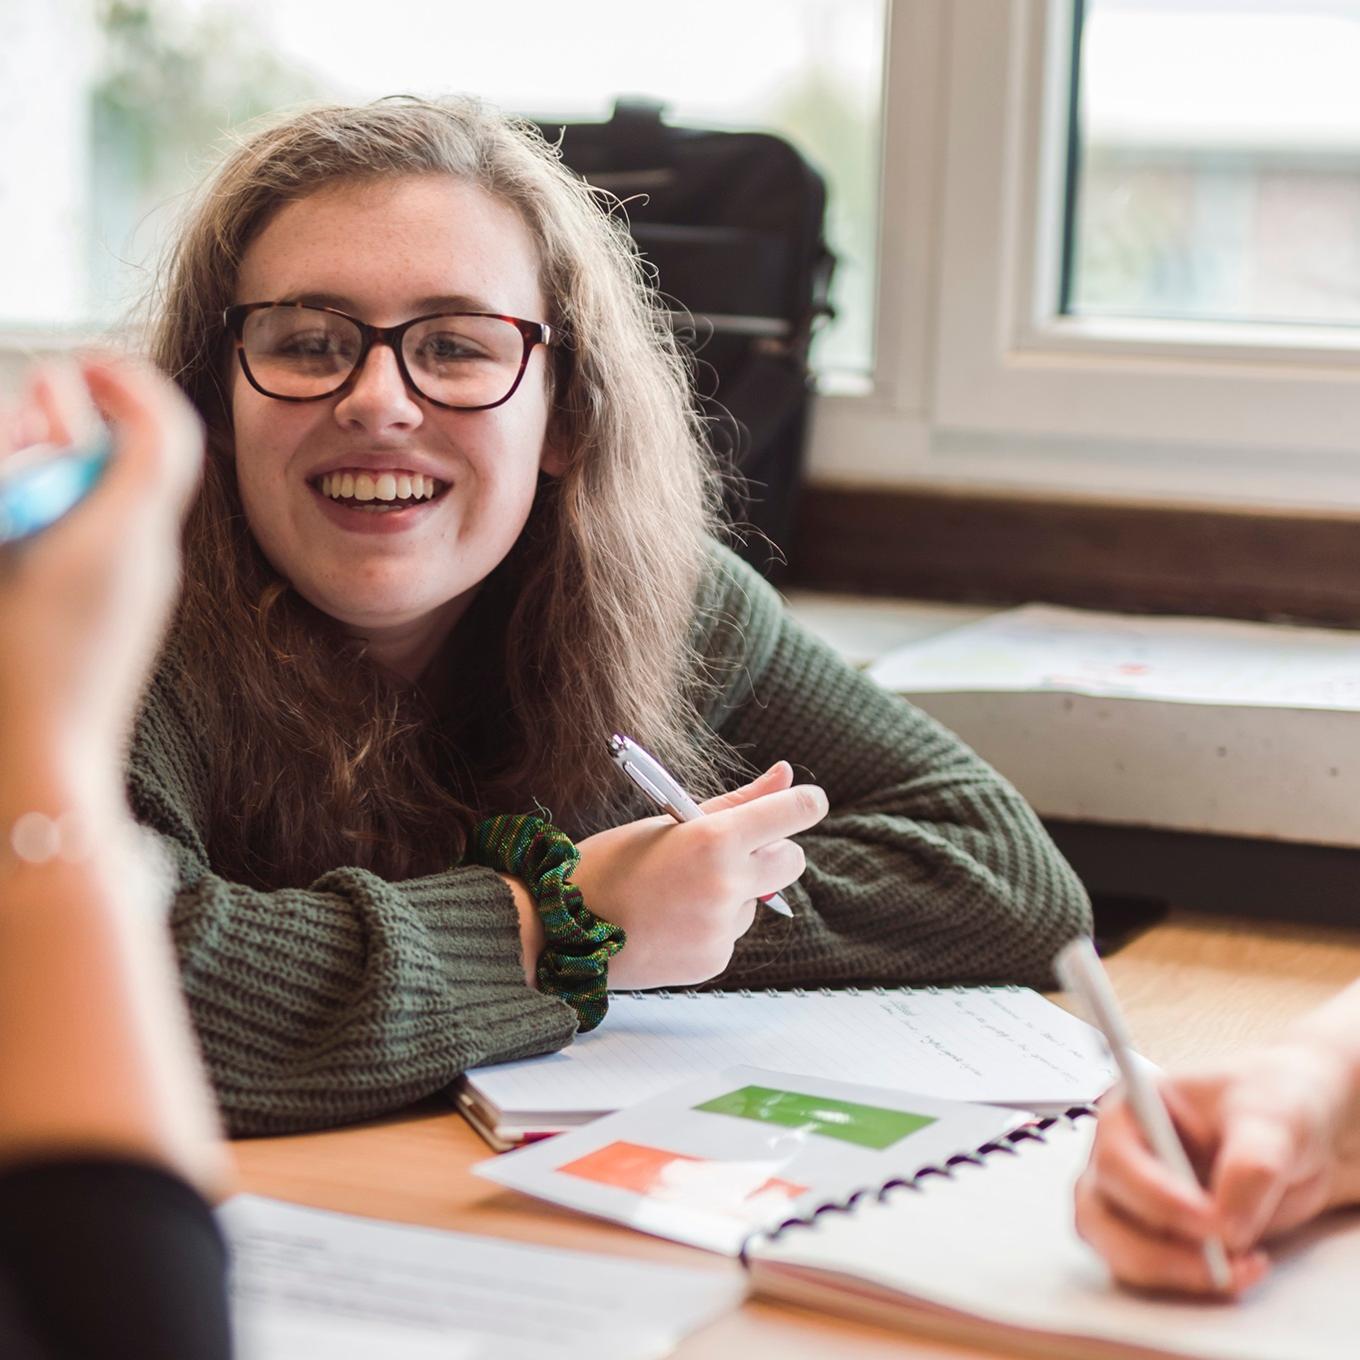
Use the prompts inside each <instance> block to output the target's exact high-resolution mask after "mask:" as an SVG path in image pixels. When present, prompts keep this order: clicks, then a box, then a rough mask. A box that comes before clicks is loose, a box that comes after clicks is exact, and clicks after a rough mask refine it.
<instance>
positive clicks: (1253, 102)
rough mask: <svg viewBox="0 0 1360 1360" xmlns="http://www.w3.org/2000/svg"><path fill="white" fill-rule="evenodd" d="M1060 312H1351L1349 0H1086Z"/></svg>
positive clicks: (1359, 176) (1355, 199)
mask: <svg viewBox="0 0 1360 1360" xmlns="http://www.w3.org/2000/svg"><path fill="white" fill-rule="evenodd" d="M1082 10H1084V23H1083V24H1082V28H1081V34H1080V62H1079V81H1078V96H1077V108H1076V121H1075V128H1076V136H1075V139H1074V156H1075V164H1074V166H1073V167H1072V169H1073V171H1074V173H1073V176H1072V183H1073V185H1074V193H1075V201H1074V203H1073V204H1072V205H1070V206H1071V212H1070V221H1071V223H1072V227H1071V231H1070V235H1069V240H1068V242H1067V286H1066V289H1065V293H1066V296H1065V298H1064V299H1063V303H1064V307H1063V309H1064V310H1065V311H1068V312H1071V313H1074V314H1077V315H1082V316H1122V317H1168V318H1185V319H1195V320H1209V321H1249V322H1258V323H1277V324H1281V325H1309V324H1314V325H1316V324H1326V325H1360V78H1357V72H1360V0H1278V2H1277V3H1272V2H1271V0H1086V3H1085V4H1084V5H1079V6H1078V13H1079V15H1080V14H1081V11H1082Z"/></svg>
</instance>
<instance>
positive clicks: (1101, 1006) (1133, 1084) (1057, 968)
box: [1053, 935, 1232, 1293]
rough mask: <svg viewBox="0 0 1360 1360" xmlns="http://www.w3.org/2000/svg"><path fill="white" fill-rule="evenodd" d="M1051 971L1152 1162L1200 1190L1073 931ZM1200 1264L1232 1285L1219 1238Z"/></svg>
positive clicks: (1087, 947)
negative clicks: (1106, 1062)
mask: <svg viewBox="0 0 1360 1360" xmlns="http://www.w3.org/2000/svg"><path fill="white" fill-rule="evenodd" d="M1053 971H1054V972H1055V973H1057V975H1058V981H1059V982H1061V983H1062V985H1063V987H1064V988H1065V989H1066V990H1067V991H1069V992H1075V993H1076V994H1077V996H1079V997H1080V998H1081V1000H1082V1002H1083V1004H1084V1005H1085V1007H1086V1009H1087V1010H1088V1011H1089V1012H1090V1015H1091V1019H1092V1021H1093V1022H1094V1023H1095V1025H1096V1027H1097V1028H1098V1029H1099V1030H1100V1032H1101V1033H1102V1034H1103V1035H1104V1036H1105V1042H1106V1044H1107V1045H1108V1046H1109V1049H1110V1056H1111V1057H1112V1058H1113V1059H1114V1060H1115V1063H1116V1065H1117V1066H1118V1068H1119V1075H1120V1076H1121V1077H1123V1079H1124V1092H1125V1094H1126V1095H1127V1096H1128V1098H1129V1107H1130V1108H1131V1109H1132V1110H1133V1117H1134V1119H1136V1120H1137V1121H1138V1127H1139V1128H1140V1129H1141V1130H1142V1131H1143V1137H1144V1138H1146V1139H1147V1143H1148V1146H1149V1147H1150V1148H1151V1149H1152V1151H1153V1153H1154V1154H1155V1155H1156V1157H1157V1159H1158V1161H1160V1162H1161V1163H1162V1165H1163V1166H1165V1167H1166V1168H1167V1169H1168V1170H1169V1171H1170V1172H1171V1174H1172V1175H1173V1176H1175V1177H1176V1178H1177V1179H1178V1180H1179V1181H1180V1182H1181V1183H1182V1184H1183V1185H1186V1186H1193V1187H1194V1188H1195V1189H1197V1190H1198V1189H1201V1188H1202V1187H1201V1186H1200V1183H1199V1177H1198V1176H1196V1175H1195V1168H1194V1167H1193V1166H1192V1165H1191V1164H1190V1158H1189V1156H1188V1155H1187V1154H1186V1151H1185V1144H1184V1143H1182V1142H1181V1140H1180V1135H1179V1134H1178V1133H1177V1132H1176V1126H1175V1125H1174V1124H1173V1123H1172V1122H1171V1115H1170V1114H1169V1113H1168V1111H1167V1108H1166V1103H1165V1102H1164V1101H1163V1100H1162V1096H1161V1092H1159V1091H1158V1090H1157V1085H1156V1083H1155V1082H1154V1081H1153V1079H1152V1078H1151V1077H1150V1076H1149V1075H1148V1072H1147V1070H1146V1069H1145V1068H1144V1067H1143V1066H1142V1064H1141V1062H1140V1060H1139V1058H1138V1055H1137V1054H1136V1053H1135V1052H1134V1051H1133V1043H1132V1041H1131V1039H1130V1037H1129V1031H1128V1026H1127V1025H1126V1024H1125V1023H1124V1013H1123V1011H1122V1010H1120V1008H1119V1001H1118V999H1117V998H1116V997H1115V994H1114V987H1113V985H1112V984H1111V982H1110V977H1109V974H1108V973H1106V971H1105V968H1104V965H1103V964H1102V963H1101V962H1100V958H1099V956H1098V955H1097V954H1096V950H1095V946H1094V945H1093V944H1092V943H1091V941H1090V939H1089V938H1088V937H1087V936H1085V935H1078V936H1077V938H1076V939H1075V940H1073V941H1072V942H1071V943H1070V944H1067V945H1064V946H1063V948H1062V949H1061V950H1060V951H1059V952H1058V956H1057V958H1055V959H1054V960H1053ZM1204 1265H1205V1268H1206V1269H1207V1270H1208V1272H1209V1278H1210V1279H1211V1280H1212V1281H1213V1282H1214V1288H1215V1289H1218V1290H1220V1291H1221V1292H1223V1293H1227V1292H1228V1290H1230V1289H1231V1288H1232V1272H1231V1271H1230V1270H1229V1268H1228V1256H1227V1252H1226V1251H1224V1249H1223V1242H1222V1239H1221V1238H1218V1237H1208V1238H1206V1239H1205V1241H1204Z"/></svg>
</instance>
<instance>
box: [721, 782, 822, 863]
mask: <svg viewBox="0 0 1360 1360" xmlns="http://www.w3.org/2000/svg"><path fill="white" fill-rule="evenodd" d="M827 808H828V804H827V797H826V794H825V792H823V790H822V789H820V788H818V786H817V785H816V784H795V785H794V786H793V787H792V788H785V789H777V790H775V791H774V792H773V793H766V794H764V795H761V796H758V797H755V798H752V799H750V800H749V801H747V802H745V803H743V804H741V805H740V806H737V807H729V808H726V809H724V810H722V811H720V812H718V813H716V814H715V817H718V818H722V819H723V821H724V823H725V824H726V826H725V828H724V834H725V832H726V830H727V829H730V830H732V831H733V832H734V833H735V836H736V839H737V841H738V842H744V843H745V847H746V850H747V853H748V854H749V853H752V852H754V851H756V850H758V849H759V848H760V847H761V846H763V845H769V844H770V843H771V842H772V841H782V840H786V839H787V838H788V837H790V836H796V835H797V834H798V833H799V832H800V831H806V830H808V828H809V827H813V826H816V825H817V823H818V822H820V821H821V820H822V818H823V817H825V816H826V814H827ZM715 830H716V828H715Z"/></svg>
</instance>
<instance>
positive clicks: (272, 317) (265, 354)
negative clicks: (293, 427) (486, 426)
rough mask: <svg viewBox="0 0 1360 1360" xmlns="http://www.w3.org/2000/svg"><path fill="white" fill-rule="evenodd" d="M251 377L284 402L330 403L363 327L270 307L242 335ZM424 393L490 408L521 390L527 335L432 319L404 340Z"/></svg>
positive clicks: (484, 321) (473, 319) (491, 322)
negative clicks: (286, 399) (326, 399)
mask: <svg viewBox="0 0 1360 1360" xmlns="http://www.w3.org/2000/svg"><path fill="white" fill-rule="evenodd" d="M242 341H243V345H244V350H245V361H246V364H247V365H248V366H249V369H250V373H251V376H252V377H253V378H254V380H255V382H256V383H258V384H259V386H260V387H261V388H263V389H264V390H265V391H266V392H268V393H270V394H271V395H272V396H276V397H293V398H304V399H305V398H309V397H323V396H326V395H328V394H329V393H331V392H334V391H335V390H336V389H337V388H339V387H340V386H342V385H343V384H344V382H345V381H346V380H347V379H348V378H349V376H350V374H351V373H352V372H353V370H354V366H355V364H356V363H357V362H358V359H359V355H360V352H361V351H362V349H363V334H362V333H361V331H360V330H359V327H358V326H356V325H355V324H354V322H352V321H350V320H349V319H348V318H346V317H343V316H337V315H336V314H335V313H333V312H326V311H321V310H319V309H317V308H312V307H288V306H281V307H262V308H260V309H259V310H258V311H254V312H251V313H250V315H249V316H248V317H247V318H246V324H245V330H244V333H243V336H242ZM401 349H402V359H403V360H404V361H405V364H406V370H407V373H408V374H409V375H410V379H411V382H412V384H413V385H414V386H415V388H416V390H417V391H418V392H419V393H420V394H421V395H422V396H425V397H428V398H430V400H432V401H437V402H441V403H442V404H443V405H445V406H490V405H494V404H495V403H496V402H499V401H500V400H502V399H503V398H504V397H505V396H507V395H508V394H509V392H510V391H511V389H512V388H513V387H514V385H515V379H516V378H517V377H518V375H519V370H520V367H521V365H522V364H523V361H524V337H523V336H522V335H521V334H520V331H519V328H518V327H517V326H515V325H514V324H513V323H512V322H509V321H505V320H503V319H501V318H500V317H490V316H469V315H450V316H437V317H431V318H429V319H427V320H425V321H422V322H420V324H419V325H416V326H412V327H411V328H410V329H409V330H407V331H406V333H405V334H404V335H403V337H402V347H401Z"/></svg>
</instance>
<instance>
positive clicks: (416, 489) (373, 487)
mask: <svg viewBox="0 0 1360 1360" xmlns="http://www.w3.org/2000/svg"><path fill="white" fill-rule="evenodd" d="M316 485H317V487H318V488H319V489H320V491H321V494H322V495H323V496H329V497H331V498H332V499H335V500H356V501H371V502H378V501H406V500H416V501H425V500H432V499H433V498H434V496H435V493H436V491H437V490H438V488H439V486H440V485H441V484H440V483H439V482H437V481H436V480H435V479H434V478H433V477H427V476H425V475H424V473H421V472H373V473H369V472H326V473H323V474H322V475H321V477H320V478H319V479H318V480H317V482H316ZM374 508H375V509H376V508H377V507H376V505H375V506H374ZM398 508H399V507H398Z"/></svg>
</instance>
